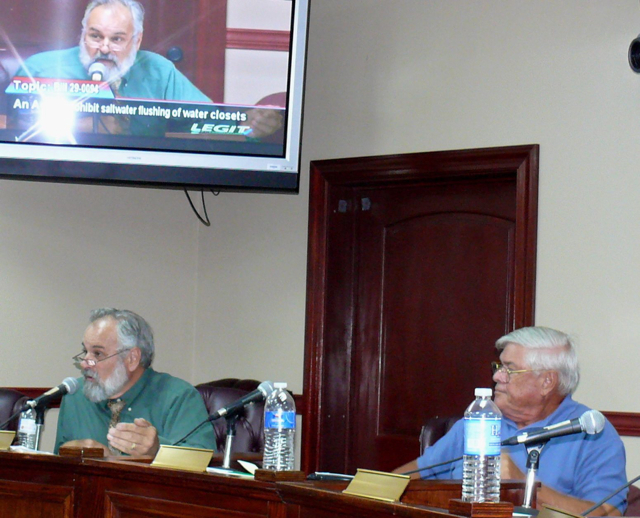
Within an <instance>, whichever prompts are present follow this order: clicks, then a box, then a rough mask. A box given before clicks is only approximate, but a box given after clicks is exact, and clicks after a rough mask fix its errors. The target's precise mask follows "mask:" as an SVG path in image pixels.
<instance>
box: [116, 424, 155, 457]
mask: <svg viewBox="0 0 640 518" xmlns="http://www.w3.org/2000/svg"><path fill="white" fill-rule="evenodd" d="M107 439H109V444H110V445H111V446H113V447H114V448H117V449H118V450H120V451H121V452H122V453H128V454H129V455H131V456H132V457H142V456H144V455H151V456H152V457H153V456H155V454H156V453H158V450H159V449H160V441H159V440H158V431H157V430H156V429H155V427H154V426H153V425H152V424H151V423H150V422H149V421H147V420H146V419H142V418H140V417H139V418H137V419H135V420H134V421H133V423H118V424H117V425H116V426H115V428H109V433H108V434H107Z"/></svg>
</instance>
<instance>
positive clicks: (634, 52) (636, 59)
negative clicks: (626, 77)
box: [629, 36, 640, 74]
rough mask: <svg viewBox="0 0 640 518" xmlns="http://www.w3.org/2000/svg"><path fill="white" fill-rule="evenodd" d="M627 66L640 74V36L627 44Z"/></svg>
mask: <svg viewBox="0 0 640 518" xmlns="http://www.w3.org/2000/svg"><path fill="white" fill-rule="evenodd" d="M629 66H630V67H631V70H633V71H634V72H635V73H636V74H640V36H638V37H637V38H636V39H635V40H633V41H632V42H631V45H629Z"/></svg>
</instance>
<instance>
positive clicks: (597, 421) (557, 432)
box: [501, 410, 605, 446]
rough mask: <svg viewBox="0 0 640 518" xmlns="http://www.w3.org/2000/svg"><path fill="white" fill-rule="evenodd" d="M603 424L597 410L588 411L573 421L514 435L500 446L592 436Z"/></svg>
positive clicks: (600, 429) (599, 430) (602, 427)
mask: <svg viewBox="0 0 640 518" xmlns="http://www.w3.org/2000/svg"><path fill="white" fill-rule="evenodd" d="M604 423H605V419H604V416H603V415H602V414H601V413H600V412H598V411H597V410H588V411H586V412H585V413H584V414H582V415H581V416H580V417H576V418H575V419H571V420H567V421H562V422H561V423H557V424H554V425H550V426H545V427H544V428H539V429H537V430H531V431H529V432H524V433H521V434H518V435H514V436H513V437H510V438H509V439H505V440H504V441H502V443H501V445H502V446H512V445H514V444H538V443H541V442H545V441H548V440H549V439H551V438H553V437H561V436H563V435H571V434H574V433H581V432H585V433H586V434H589V435H594V434H598V433H600V432H601V431H602V430H604Z"/></svg>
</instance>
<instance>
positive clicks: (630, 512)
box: [624, 484, 640, 516]
mask: <svg viewBox="0 0 640 518" xmlns="http://www.w3.org/2000/svg"><path fill="white" fill-rule="evenodd" d="M624 516H640V489H639V488H637V487H636V486H634V485H633V484H632V485H630V486H629V494H628V495H627V510H626V511H625V512H624Z"/></svg>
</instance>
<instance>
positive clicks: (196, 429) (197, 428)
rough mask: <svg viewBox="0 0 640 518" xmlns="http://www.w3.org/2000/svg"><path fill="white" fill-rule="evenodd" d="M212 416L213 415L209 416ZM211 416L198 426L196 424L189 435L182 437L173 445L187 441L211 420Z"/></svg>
mask: <svg viewBox="0 0 640 518" xmlns="http://www.w3.org/2000/svg"><path fill="white" fill-rule="evenodd" d="M209 417H211V416H209ZM209 417H207V418H206V419H205V420H204V421H202V422H201V423H200V424H199V425H198V426H196V427H195V428H194V429H193V430H191V431H190V432H189V433H188V434H187V435H185V436H184V437H183V438H182V439H180V440H179V441H176V442H174V443H173V444H172V445H171V446H178V445H179V444H180V443H183V442H184V441H186V440H187V439H188V438H189V437H191V436H192V435H193V434H194V433H196V432H197V431H198V430H200V428H202V427H203V426H204V425H205V424H206V423H209V422H211V420H210V419H209Z"/></svg>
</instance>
